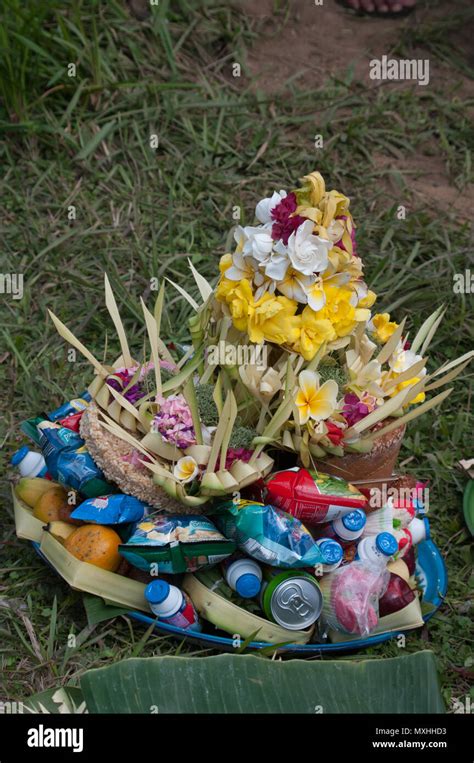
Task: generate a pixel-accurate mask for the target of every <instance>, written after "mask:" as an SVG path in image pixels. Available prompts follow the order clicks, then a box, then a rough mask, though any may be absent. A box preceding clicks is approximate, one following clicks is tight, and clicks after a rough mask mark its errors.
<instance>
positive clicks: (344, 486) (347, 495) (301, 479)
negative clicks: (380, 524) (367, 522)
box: [266, 469, 367, 524]
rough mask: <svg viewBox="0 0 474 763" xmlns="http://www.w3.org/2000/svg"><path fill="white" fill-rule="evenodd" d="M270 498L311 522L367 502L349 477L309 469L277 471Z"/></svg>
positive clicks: (350, 509) (281, 507)
mask: <svg viewBox="0 0 474 763" xmlns="http://www.w3.org/2000/svg"><path fill="white" fill-rule="evenodd" d="M266 501H267V503H270V504H272V506H277V507H278V508H280V509H283V511H286V512H288V514H292V515H293V516H294V517H297V519H301V520H302V521H303V522H307V523H309V524H311V523H313V524H314V523H320V522H329V521H331V520H332V519H337V518H338V517H341V516H343V515H344V514H347V513H349V512H350V511H353V510H354V509H364V508H365V507H366V504H367V499H366V498H365V496H364V495H362V493H360V491H359V490H357V488H356V487H354V486H353V485H350V483H348V482H346V481H345V480H341V479H338V478H337V477H332V476H330V475H327V474H317V473H315V474H314V476H313V474H311V472H309V471H308V470H307V469H296V470H293V469H287V470H286V471H282V472H276V473H275V474H273V475H272V476H271V477H270V479H269V480H268V482H267V495H266Z"/></svg>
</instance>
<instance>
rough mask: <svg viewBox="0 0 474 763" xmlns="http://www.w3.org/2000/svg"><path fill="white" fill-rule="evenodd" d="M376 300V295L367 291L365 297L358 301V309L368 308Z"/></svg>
mask: <svg viewBox="0 0 474 763" xmlns="http://www.w3.org/2000/svg"><path fill="white" fill-rule="evenodd" d="M376 299H377V295H376V293H375V292H374V291H371V290H370V289H369V291H368V292H367V294H366V295H365V297H364V298H363V299H361V300H359V304H358V307H367V308H370V307H372V305H373V304H374V302H375V300H376Z"/></svg>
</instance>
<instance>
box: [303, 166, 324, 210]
mask: <svg viewBox="0 0 474 763" xmlns="http://www.w3.org/2000/svg"><path fill="white" fill-rule="evenodd" d="M302 180H303V181H306V182H305V183H304V185H303V188H302V191H303V193H305V194H307V195H308V200H309V203H310V206H312V207H317V206H318V205H319V203H320V202H321V200H322V198H323V197H324V194H325V193H326V184H325V182H324V178H323V176H322V175H321V173H320V172H311V174H309V175H305V176H304V177H303V178H302Z"/></svg>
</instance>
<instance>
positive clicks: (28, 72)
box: [0, 0, 474, 703]
mask: <svg viewBox="0 0 474 763" xmlns="http://www.w3.org/2000/svg"><path fill="white" fill-rule="evenodd" d="M38 5H40V6H41V11H42V12H41V14H37V7H38ZM284 5H285V4H284V3H280V4H278V7H279V6H281V8H280V11H279V14H280V15H279V16H278V18H279V21H280V23H282V24H283V23H284V22H285V17H286V16H285V8H284V7H283V6H284ZM57 6H58V4H57V3H54V2H52V3H47V2H44V1H43V2H42V3H39V4H38V3H34V4H33V3H26V4H25V3H20V2H19V1H18V0H8V1H7V2H5V3H4V10H3V13H2V15H3V18H1V19H0V21H1V22H2V32H1V33H0V48H1V52H2V56H1V64H0V74H1V80H2V85H1V91H0V99H1V104H0V130H1V131H2V133H3V135H2V138H3V140H2V143H1V146H0V158H1V162H2V167H3V168H4V173H3V178H2V180H1V181H0V185H1V188H0V190H1V193H0V220H1V230H2V249H3V258H2V272H3V273H23V274H24V279H25V293H24V297H23V299H22V300H18V301H15V300H12V299H11V298H9V297H8V295H2V303H1V304H2V320H1V329H0V330H1V333H2V336H3V338H4V340H5V342H4V345H3V350H2V353H1V356H0V359H1V364H0V373H1V379H2V384H1V394H2V410H3V416H2V418H3V423H4V432H3V433H2V445H3V447H2V454H1V457H2V465H3V467H4V470H3V473H4V474H5V479H4V480H3V481H2V506H3V533H2V546H3V555H2V569H1V573H2V578H1V585H2V594H1V599H0V620H1V622H0V634H1V636H2V638H1V642H2V645H1V646H0V649H1V655H2V668H3V669H2V675H3V679H4V682H5V686H6V688H5V695H6V697H8V698H9V699H16V700H18V699H21V698H22V697H24V696H25V695H27V694H29V693H31V692H34V691H39V690H41V689H43V688H47V687H49V686H52V685H56V684H58V683H62V682H67V681H70V680H74V679H77V676H78V675H79V674H80V672H81V671H83V670H84V669H86V668H88V667H92V666H98V665H103V664H106V663H107V662H109V661H114V660H118V659H121V658H123V657H126V656H132V655H137V654H141V655H150V654H168V653H175V652H176V650H177V649H179V650H182V652H187V653H201V651H200V650H197V649H196V648H195V647H190V646H189V645H186V644H182V645H178V642H176V641H173V640H170V639H168V638H166V637H161V636H156V635H151V634H150V633H148V634H145V635H144V632H143V630H142V629H141V628H140V627H138V626H132V625H131V623H130V622H129V621H127V620H125V619H123V618H119V619H117V620H115V621H113V622H106V623H100V624H98V625H96V626H95V627H93V628H89V627H88V626H87V623H86V619H85V615H84V610H83V607H82V603H81V597H80V595H79V594H77V593H75V592H73V591H71V590H69V589H67V587H66V586H65V585H63V584H62V583H61V582H60V581H59V579H58V578H56V576H55V575H54V574H53V573H52V572H51V571H50V570H49V569H48V568H47V567H46V566H45V565H43V564H42V563H41V562H40V561H39V560H38V558H37V557H36V555H35V554H34V552H33V550H32V549H31V548H29V547H28V544H27V543H25V542H20V541H18V540H17V539H16V537H15V534H14V528H13V519H12V510H11V499H10V497H9V485H8V479H7V477H8V478H11V477H12V476H13V475H12V472H11V471H10V470H9V468H8V466H7V462H8V458H9V455H10V454H11V452H12V451H13V450H14V449H15V448H16V447H18V446H19V445H20V444H21V443H22V437H21V433H20V432H19V429H18V424H19V422H20V421H21V420H22V419H24V418H26V417H28V416H30V415H34V414H37V413H39V412H42V411H45V410H50V409H52V408H53V407H55V406H56V405H59V404H60V403H61V402H62V401H63V400H64V399H66V398H70V397H72V396H74V395H75V394H76V393H78V392H80V391H82V389H83V388H84V387H85V386H86V385H87V383H88V380H89V368H88V366H87V363H86V362H85V361H84V362H83V361H82V360H80V359H78V360H77V361H76V362H75V363H69V362H68V359H67V347H66V346H65V344H64V343H63V342H62V340H60V338H59V337H58V336H57V335H56V333H55V331H54V329H53V327H52V324H51V323H50V322H49V321H48V319H47V313H46V310H47V308H50V309H52V310H53V311H54V312H55V313H56V314H58V315H60V316H61V319H62V320H63V321H64V322H65V323H67V324H68V325H69V326H70V327H71V328H72V329H73V331H74V332H75V333H76V335H79V336H80V337H81V339H82V341H83V342H84V343H85V344H86V345H88V346H90V347H94V349H95V351H96V354H97V355H98V356H101V355H102V353H103V344H102V341H103V337H104V335H105V332H106V331H107V332H108V333H109V334H110V335H112V334H113V332H112V330H111V326H110V323H109V321H108V320H107V315H106V311H105V308H104V307H103V300H102V274H103V272H104V271H107V272H108V274H109V277H110V279H111V282H112V285H113V288H114V290H115V292H116V294H117V296H118V299H119V302H120V303H121V311H122V314H123V317H124V320H125V323H126V328H127V332H128V335H129V336H131V337H134V340H135V346H136V347H137V348H140V347H141V344H142V341H143V335H142V333H141V332H142V330H141V328H140V323H139V307H138V303H139V297H140V296H144V298H145V299H147V298H148V300H149V302H151V298H152V297H153V295H150V278H151V277H161V276H162V275H163V274H164V273H166V274H167V275H168V276H169V277H170V278H171V279H172V280H174V281H178V282H179V283H181V284H183V283H186V284H187V286H188V287H189V288H190V289H191V291H192V290H193V287H192V285H191V284H190V281H189V274H188V268H187V263H186V257H187V256H188V255H189V254H191V255H192V257H193V262H194V264H195V265H196V266H197V267H198V269H199V270H200V271H201V272H202V273H203V274H204V275H205V276H206V277H208V278H210V279H213V278H214V279H215V277H216V272H217V263H218V258H219V256H220V255H221V254H222V253H223V252H224V251H225V245H226V236H227V232H228V230H229V228H230V227H231V225H232V224H233V222H234V221H233V219H232V210H233V207H234V206H240V207H241V208H242V213H243V220H244V222H245V221H246V222H249V221H250V220H251V219H252V216H253V208H254V204H255V202H256V200H257V199H259V198H261V197H262V196H263V195H265V194H266V193H268V192H270V191H271V190H273V189H274V188H280V187H285V186H286V187H288V186H291V185H292V184H294V182H295V181H296V180H297V178H298V177H299V176H301V175H303V174H305V173H306V172H309V171H311V170H313V169H315V168H318V169H320V171H321V172H323V174H324V175H325V177H326V178H327V180H328V183H329V184H330V186H332V187H336V188H338V189H339V190H341V191H342V192H344V193H346V194H348V195H349V196H350V197H351V199H352V209H353V213H354V216H355V219H356V222H357V223H358V247H359V252H360V254H361V256H362V258H363V260H364V262H365V265H366V275H367V280H368V282H369V283H370V285H371V286H372V287H373V288H375V290H376V291H377V293H378V294H379V302H378V304H379V309H382V308H388V309H390V310H393V312H394V316H395V318H397V319H400V318H401V317H402V316H403V315H405V314H407V315H408V320H409V322H410V323H411V324H412V325H413V330H414V329H415V328H416V327H418V326H419V325H420V324H421V322H422V320H423V319H424V317H426V316H427V315H428V314H429V313H430V312H431V311H432V310H433V309H434V307H435V306H437V305H438V304H440V303H442V302H444V303H446V304H447V306H448V310H447V314H446V318H445V321H444V323H443V325H442V327H441V329H440V330H439V332H438V334H437V337H436V340H435V342H434V343H433V350H432V352H433V354H434V356H435V360H436V361H441V360H442V359H452V358H454V357H456V356H457V355H460V354H462V353H463V352H465V351H467V350H468V349H470V347H471V346H472V334H473V329H472V318H471V316H472V311H471V312H470V310H469V308H470V303H469V300H470V295H469V294H467V295H454V294H453V292H452V279H453V274H454V273H457V272H463V271H464V270H465V269H466V267H469V253H470V251H472V234H471V231H470V229H469V226H468V225H467V224H464V223H462V222H460V221H459V219H458V218H457V217H456V215H455V214H454V213H453V212H452V210H450V209H449V208H439V209H437V210H434V209H433V208H432V206H431V205H429V196H428V195H427V197H426V199H421V200H420V199H419V198H417V199H414V198H413V197H412V196H411V194H410V181H411V178H412V177H413V172H412V171H411V170H404V171H402V170H400V169H399V168H397V162H398V161H400V160H404V162H405V164H404V166H406V163H407V161H408V166H409V162H410V159H411V158H413V159H416V157H417V155H418V154H422V155H424V156H432V157H436V158H437V159H438V160H441V161H442V164H443V167H444V168H445V170H446V172H447V173H448V175H449V178H450V180H451V182H452V184H453V185H455V186H456V187H457V188H458V189H459V193H461V194H462V193H464V192H467V189H468V187H469V183H471V182H472V180H473V178H472V163H471V156H472V150H473V138H472V123H471V118H470V114H472V108H473V106H474V98H473V97H466V96H464V95H460V93H461V92H465V89H464V90H462V89H461V88H460V83H461V82H462V77H465V74H466V71H465V63H464V61H463V62H462V66H461V65H460V63H459V57H460V54H459V51H454V50H451V51H450V48H449V46H447V45H446V44H444V42H443V40H444V38H443V36H442V30H443V27H442V22H441V21H440V22H439V23H438V25H437V26H436V28H435V29H434V30H433V26H432V25H429V24H428V25H418V26H416V27H415V28H414V29H412V30H410V31H409V32H406V33H405V35H404V37H403V38H402V40H401V42H400V45H401V46H402V48H401V50H403V51H407V52H408V53H409V52H410V51H411V50H412V49H413V46H416V50H417V51H419V50H420V49H425V50H426V51H429V55H430V56H439V57H440V59H441V60H443V62H444V65H446V66H450V67H451V72H452V78H451V80H450V81H449V82H447V83H446V85H444V86H443V85H439V86H430V87H428V88H422V89H420V88H418V89H417V88H416V87H396V88H391V87H387V86H384V87H380V88H377V89H375V90H370V91H369V90H367V89H366V88H365V87H364V86H362V85H361V84H360V83H358V82H355V81H353V80H352V76H351V71H350V67H348V71H347V73H342V74H341V76H340V77H339V79H337V80H336V79H334V80H331V81H328V82H326V83H324V84H321V85H319V86H318V87H317V88H314V89H302V88H300V89H297V88H296V86H295V85H294V84H292V83H290V84H289V86H288V91H287V95H286V96H285V97H281V98H280V97H279V98H275V97H274V96H269V95H267V94H265V93H263V92H261V91H259V90H258V88H255V87H254V86H253V83H252V82H251V80H250V78H249V77H248V76H247V75H246V68H245V55H246V50H247V49H248V48H249V47H250V46H251V45H252V44H254V42H255V41H258V37H259V34H260V33H261V28H260V27H259V26H258V25H257V24H256V23H255V22H252V21H251V20H250V19H249V18H248V17H245V16H244V15H243V14H242V13H241V12H240V11H239V10H236V9H232V8H231V7H230V6H229V4H228V3H219V2H199V3H198V2H191V0H179V2H174V3H173V4H172V7H173V10H170V8H169V7H168V3H166V2H165V0H162V2H160V6H159V9H158V11H155V12H154V15H153V16H152V18H151V19H150V20H149V21H147V22H145V23H143V24H140V23H138V22H137V21H135V20H133V19H132V18H131V17H130V16H129V14H128V12H127V10H126V7H125V4H124V3H122V2H119V1H118V0H114V1H113V2H108V3H107V4H104V3H99V2H87V3H86V2H81V1H79V2H77V0H76V2H72V1H71V2H65V3H62V4H61V10H57ZM467 13H468V10H465V9H463V7H461V8H460V10H459V13H458V14H457V15H456V17H455V18H456V19H457V21H456V23H457V24H458V25H459V26H461V25H462V24H463V23H464V21H465V19H466V18H467V16H466V14H467ZM445 23H446V25H447V26H446V29H448V27H449V29H448V31H449V34H451V33H453V29H452V28H451V27H452V23H453V22H452V21H451V19H447V20H446V22H445ZM454 31H456V30H454ZM235 60H237V61H239V62H242V64H243V76H242V77H241V78H240V79H239V78H233V77H232V62H233V61H235ZM71 62H72V63H76V66H77V77H76V78H75V79H73V78H70V77H68V74H67V66H68V64H69V63H71ZM464 82H465V80H464ZM152 133H157V134H158V135H159V148H158V149H157V150H156V151H154V150H152V149H151V148H150V145H149V136H150V134H152ZM317 133H322V134H323V135H324V138H325V149H324V151H317V150H315V148H314V135H315V134H317ZM374 155H379V156H382V157H386V158H388V159H390V162H389V163H388V165H384V167H383V169H381V168H380V166H379V164H378V163H377V161H375V159H374ZM400 204H403V205H406V207H407V210H408V215H407V219H406V220H405V221H398V220H397V218H396V209H397V207H398V205H400ZM70 205H74V206H75V208H76V220H75V221H71V220H68V207H69V206H70ZM166 304H167V307H166V313H165V322H164V327H165V330H166V332H167V334H168V336H169V337H170V338H173V339H180V340H186V338H187V331H186V317H187V314H188V311H187V308H186V306H185V304H184V303H183V301H182V300H181V299H180V298H178V297H177V296H175V295H174V294H173V293H172V291H171V289H170V290H169V293H168V296H167V303H166ZM412 335H413V334H412ZM109 344H113V341H112V340H110V342H109ZM115 349H116V348H115V347H111V346H109V352H110V354H111V355H112V354H113V350H115ZM471 387H472V374H469V373H468V372H467V371H466V372H464V373H463V375H462V376H461V377H460V378H459V379H458V380H457V382H456V388H455V391H454V393H453V394H452V395H451V397H450V398H449V400H448V401H447V402H446V403H445V404H444V406H443V408H442V410H441V411H438V412H436V414H429V415H428V416H427V417H426V418H425V419H422V420H421V421H419V422H417V423H416V424H415V425H412V426H411V427H410V429H409V432H408V436H407V438H406V440H405V442H404V446H403V449H402V454H401V459H402V461H404V462H406V468H407V469H408V470H409V471H412V472H414V473H416V474H418V475H419V476H420V477H423V478H428V479H429V480H430V486H431V518H432V528H433V535H434V538H435V540H436V541H437V542H438V544H439V546H440V547H441V548H442V549H443V552H444V554H445V556H446V560H447V564H448V570H449V575H450V586H449V592H448V597H447V600H446V603H445V606H444V607H443V608H442V610H441V612H440V613H439V614H438V615H437V616H436V617H435V618H434V619H433V620H432V621H431V623H430V625H429V628H427V629H424V630H423V631H422V632H419V633H414V634H412V635H411V636H409V638H408V639H407V645H406V651H407V652H414V651H417V650H419V649H421V648H426V646H429V647H430V648H432V649H433V650H434V651H435V653H436V654H437V656H438V659H439V666H440V671H441V679H442V685H443V692H444V696H445V699H446V701H447V702H448V703H449V701H450V699H451V698H453V697H454V698H463V697H464V696H466V695H467V694H468V693H469V691H472V690H471V689H470V685H471V683H472V636H471V634H470V620H469V604H470V602H471V600H472V590H471V589H470V588H469V584H470V576H471V573H472V551H471V550H470V547H469V538H468V532H467V530H466V529H465V527H464V524H463V519H462V511H461V494H462V489H463V484H464V479H463V477H462V476H461V475H460V473H459V472H457V471H456V469H455V464H456V462H457V461H458V460H459V458H462V457H469V456H470V455H472V453H470V451H469V448H470V446H471V440H472V437H471V433H472V426H473V419H472V413H471V410H470V408H471V406H470V401H471ZM71 633H74V634H76V636H77V644H78V645H77V647H76V648H75V649H73V648H71V647H68V640H67V637H68V634H71ZM202 653H206V652H202ZM399 653H400V651H399V649H398V647H397V645H396V643H394V642H391V643H387V644H384V645H380V646H379V647H376V648H372V649H369V650H367V651H366V652H364V653H363V656H365V657H375V656H380V655H387V656H393V655H396V654H399ZM361 656H362V655H361ZM357 658H358V657H357V656H354V657H345V658H344V659H357ZM2 693H3V692H2Z"/></svg>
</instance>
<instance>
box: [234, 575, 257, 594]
mask: <svg viewBox="0 0 474 763" xmlns="http://www.w3.org/2000/svg"><path fill="white" fill-rule="evenodd" d="M260 585H261V584H260V580H259V579H258V577H257V576H256V575H252V573H251V572H246V573H245V575H241V576H240V577H239V578H237V582H236V584H235V590H236V593H238V594H239V596H242V598H243V599H251V598H252V597H253V596H256V595H257V594H258V593H259V591H260Z"/></svg>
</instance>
